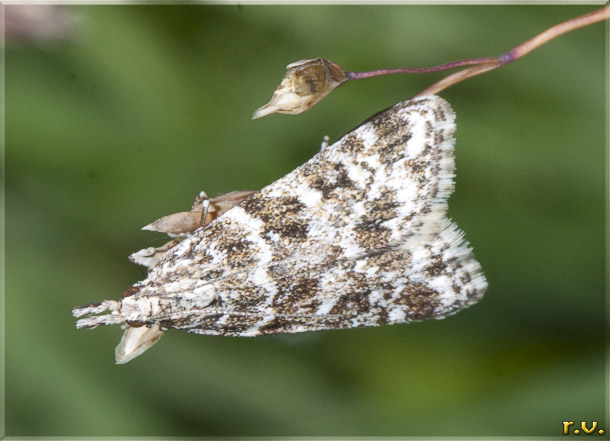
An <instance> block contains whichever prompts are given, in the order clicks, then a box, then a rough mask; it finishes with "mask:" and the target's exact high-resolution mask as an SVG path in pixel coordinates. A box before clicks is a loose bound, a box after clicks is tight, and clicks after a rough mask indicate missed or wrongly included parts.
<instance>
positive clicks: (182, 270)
mask: <svg viewBox="0 0 610 441" xmlns="http://www.w3.org/2000/svg"><path fill="white" fill-rule="evenodd" d="M454 131H455V114H454V112H453V110H452V109H451V107H450V105H449V104H448V103H447V102H446V101H445V100H443V99H442V98H440V97H437V96H424V97H419V98H416V99H413V100H408V101H404V102H401V103H398V104H396V105H395V106H394V107H392V108H390V109H388V110H386V111H383V112H381V113H379V114H377V115H375V116H374V117H372V118H370V119H369V120H367V121H366V122H365V123H363V124H362V125H360V126H359V127H357V128H356V129H355V130H353V131H351V132H349V133H348V134H346V135H345V136H343V137H342V138H341V139H339V140H338V141H337V142H335V143H334V144H332V145H325V144H323V147H322V150H321V151H320V152H319V153H318V154H317V155H315V156H314V157H313V158H312V159H310V160H309V161H308V162H306V163H305V164H303V165H301V166H300V167H298V168H297V169H295V170H294V171H292V172H291V173H289V174H287V175H286V176H284V177H283V178H281V179H278V180H277V181H275V182H274V183H272V184H270V185H269V186H267V187H265V188H263V189H262V190H260V191H258V192H237V193H235V192H234V193H229V194H227V195H224V196H220V197H218V198H213V199H208V198H207V196H205V194H204V193H202V194H200V195H199V196H198V198H197V200H196V201H195V205H194V206H193V208H192V210H191V211H190V212H183V213H177V214H175V215H170V216H168V217H165V218H162V219H160V220H159V221H156V222H155V223H153V224H151V225H149V226H147V227H145V228H147V229H153V230H157V231H165V232H167V233H170V234H172V235H173V236H174V238H173V240H172V241H171V242H169V243H168V244H166V245H165V246H164V247H161V248H147V249H145V250H142V251H140V252H138V253H135V254H133V255H132V256H131V259H132V260H133V261H135V262H137V263H140V264H144V265H146V266H148V277H147V278H146V279H145V280H143V281H140V282H137V283H135V284H134V285H133V286H131V287H130V288H128V289H127V290H125V292H124V294H123V298H122V299H120V300H104V301H103V302H100V303H93V304H89V305H84V306H79V307H77V308H74V310H73V315H74V316H75V317H83V318H81V319H80V320H78V321H77V323H76V326H77V328H95V327H97V326H99V325H112V324H121V325H122V326H123V327H124V328H125V333H124V335H123V338H122V339H121V343H120V344H119V346H117V349H116V351H115V355H116V361H117V363H125V362H127V361H129V360H131V359H133V358H134V357H136V356H138V355H140V354H141V353H142V352H144V351H145V350H147V349H148V348H149V347H150V346H152V345H153V344H154V343H155V342H156V341H157V340H158V339H159V338H160V337H161V336H162V335H163V333H164V332H165V331H166V330H167V329H171V328H174V329H182V330H185V331H188V332H194V333H197V334H209V335H224V336H244V337H250V336H258V335H264V334H277V333H296V332H305V331H314V330H321V329H341V328H354V327H362V326H378V325H386V324H394V323H405V322H412V321H421V320H424V319H429V318H436V319H439V318H443V317H445V316H447V315H450V314H453V313H456V312H458V311H460V310H462V309H464V308H466V307H467V306H469V305H471V304H473V303H475V302H476V301H478V300H479V299H480V298H481V297H482V296H483V294H484V292H485V290H486V288H487V282H486V280H485V276H484V275H483V272H482V269H481V266H480V264H479V263H478V262H477V261H476V260H475V258H474V256H473V253H472V250H471V248H470V246H469V244H468V243H467V242H466V241H465V240H464V238H463V233H462V232H461V231H460V230H459V229H458V227H457V225H456V224H455V223H453V222H451V221H450V220H449V219H447V217H446V213H447V199H448V197H449V195H450V194H451V193H452V192H453V189H454V182H453V178H454V159H453V151H454V144H455V140H454V137H453V134H454Z"/></svg>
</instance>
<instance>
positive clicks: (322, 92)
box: [252, 58, 347, 119]
mask: <svg viewBox="0 0 610 441" xmlns="http://www.w3.org/2000/svg"><path fill="white" fill-rule="evenodd" d="M286 71H287V72H286V75H285V76H284V79H283V80H282V82H281V84H280V85H279V87H278V88H277V89H276V91H275V92H274V93H273V97H272V98H271V101H269V102H268V103H267V104H265V105H264V106H263V107H261V108H260V109H258V110H256V112H254V115H252V119H256V118H260V117H262V116H266V115H270V114H272V113H289V114H291V115H296V114H297V113H301V112H305V111H306V110H309V109H311V108H312V107H313V106H315V105H316V104H318V103H319V102H320V101H321V100H322V99H323V98H324V97H325V96H326V95H328V94H329V93H330V92H331V91H333V90H334V89H336V88H337V87H339V86H340V85H342V84H343V83H345V82H346V81H347V77H346V75H345V71H344V70H343V68H342V67H341V66H339V65H337V64H335V63H333V62H332V61H328V60H324V59H322V58H315V59H313V60H301V61H296V62H294V63H291V64H289V65H288V66H286Z"/></svg>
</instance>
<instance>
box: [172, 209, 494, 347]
mask: <svg viewBox="0 0 610 441" xmlns="http://www.w3.org/2000/svg"><path fill="white" fill-rule="evenodd" d="M267 271H268V272H269V273H270V274H274V273H276V276H275V277H274V283H275V285H274V287H273V290H270V291H268V292H266V293H263V292H261V297H258V298H252V297H249V298H248V299H246V301H240V302H231V301H228V302H227V303H224V302H223V301H222V300H221V301H218V302H216V303H215V304H214V305H213V306H212V307H210V308H209V309H208V310H206V311H205V312H203V313H202V315H201V316H199V317H198V318H197V320H196V323H197V324H196V325H195V326H192V325H189V326H187V327H184V328H182V329H186V330H189V331H190V332H195V333H199V334H221V335H234V336H255V335H261V334H276V333H294V332H303V331H312V330H320V329H338V328H352V327H361V326H377V325H385V324H393V323H403V322H411V321H421V320H424V319H428V318H443V317H445V316H447V315H451V314H453V313H455V312H457V311H459V310H461V309H464V308H465V307H467V306H469V305H471V304H473V303H475V302H476V301H478V300H479V299H480V298H481V297H482V296H483V293H484V292H485V290H486V288H487V282H486V280H485V277H484V275H483V273H482V270H481V266H480V265H479V263H478V262H477V261H476V260H475V258H474V256H473V254H472V250H471V248H470V247H469V245H468V243H467V242H466V241H464V239H463V233H462V232H461V231H459V230H458V228H457V226H456V225H455V224H454V223H452V222H450V221H449V220H447V219H444V220H443V222H442V224H441V232H440V233H439V234H438V235H436V236H435V237H434V238H433V239H431V240H429V241H427V242H424V243H421V244H420V246H418V247H417V248H415V249H408V248H404V247H403V248H392V249H386V250H381V251H379V250H378V251H375V252H368V253H365V254H364V255H362V256H359V257H355V258H342V259H339V260H338V261H337V262H334V264H333V265H331V266H329V265H327V264H321V266H316V265H315V264H312V263H310V265H306V266H305V267H303V266H302V265H300V268H299V269H298V270H297V269H296V268H291V267H286V266H282V272H283V273H284V275H283V276H282V275H279V273H278V271H279V267H278V266H277V265H276V266H271V267H269V268H267ZM246 278H247V275H246V274H234V275H233V276H232V277H229V278H227V279H224V280H222V281H219V282H217V283H215V286H216V289H217V291H219V292H224V293H231V294H232V295H234V296H239V295H240V293H239V286H243V283H244V281H245V279H246ZM272 291H273V292H272ZM231 294H229V297H231Z"/></svg>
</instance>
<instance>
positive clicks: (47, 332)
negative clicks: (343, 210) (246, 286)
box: [6, 5, 610, 439]
mask: <svg viewBox="0 0 610 441" xmlns="http://www.w3.org/2000/svg"><path fill="white" fill-rule="evenodd" d="M14 7H15V6H8V7H7V9H10V8H14ZM598 7H600V6H468V7H466V6H410V5H398V6H298V5H291V6H252V5H244V6H236V5H222V6H210V5H180V6H74V7H67V8H64V9H62V10H61V14H66V15H63V17H64V19H65V18H66V17H67V18H68V20H67V21H66V22H65V23H64V25H65V27H64V28H62V27H60V28H59V29H60V31H59V32H58V33H57V34H56V35H54V36H53V38H51V39H50V40H45V38H41V37H40V36H39V37H38V38H31V37H29V38H28V37H27V35H26V36H23V35H21V38H16V37H15V38H11V37H10V35H9V36H7V48H6V407H7V409H6V431H7V432H6V433H7V434H8V435H12V436H43V435H45V436H94V435H99V436H102V435H103V436H128V435H129V436H136V435H140V436H153V435H158V436H172V435H174V436H204V435H212V436H213V435H215V436H221V435H227V436H228V435H233V436H255V435H258V436H271V435H278V436H279V435H292V436H298V435H300V436H331V435H332V436H339V435H344V436H381V435H384V436H424V435H428V436H458V435H460V436H525V435H530V436H560V435H561V430H562V421H566V420H569V421H577V422H579V421H581V420H585V421H589V422H591V421H592V420H596V421H598V422H599V424H600V427H602V428H604V429H605V430H606V432H608V431H610V427H608V426H607V424H608V420H607V418H606V411H605V405H606V401H605V390H606V367H605V348H606V342H605V313H606V306H605V245H604V243H605V212H606V196H605V194H606V193H605V185H606V181H605V161H606V156H605V133H606V132H605V130H606V126H605V124H606V115H605V112H606V110H605V102H606V83H605V80H606V75H607V72H606V71H605V57H606V46H605V25H604V24H596V25H593V26H591V27H588V28H585V29H581V30H578V31H576V32H573V33H570V34H568V35H565V36H562V37H560V38H559V39H557V40H554V41H552V42H550V43H549V44H547V45H545V46H543V47H541V48H540V49H538V50H536V51H535V52H533V53H531V54H530V55H528V56H527V57H525V58H524V59H522V60H519V61H518V62H516V63H513V64H510V65H507V66H505V67H504V68H502V69H499V70H496V71H494V72H491V73H488V74H486V75H483V76H481V77H477V78H474V79H470V80H468V81H466V82H464V83H461V84H459V85H457V86H455V87H452V88H451V89H449V90H447V91H445V92H443V93H442V94H441V95H442V96H443V97H444V98H446V99H447V100H448V101H449V102H450V103H452V105H453V107H454V109H455V111H456V113H457V117H458V130H457V132H456V138H457V146H456V154H457V158H456V162H457V178H456V192H455V194H454V195H453V196H452V197H451V198H450V203H449V205H450V208H449V213H450V216H451V217H452V218H453V219H454V220H456V221H457V223H458V224H459V225H460V227H461V228H462V229H463V230H464V231H466V238H467V239H468V240H469V241H470V243H471V244H472V246H473V247H474V249H475V253H476V256H477V258H478V260H479V261H480V262H481V264H482V265H483V268H484V271H485V274H486V276H487V278H488V281H489V289H488V291H487V294H486V296H485V298H484V299H483V300H482V301H481V302H480V303H479V304H477V305H475V306H473V307H471V308H469V309H468V310H465V311H462V312H460V313H459V314H457V315H455V316H453V317H450V318H447V319H445V320H441V321H429V322H423V323H415V324H410V325H395V326H391V327H381V328H368V329H355V330H345V331H328V332H327V331H324V332H317V333H308V334H300V335H298V334H295V335H284V336H272V337H263V338H256V339H247V338H223V337H206V336H198V335H193V334H187V333H184V332H178V331H170V332H168V333H167V335H166V336H165V337H164V338H163V339H162V340H161V341H160V342H159V343H158V344H157V345H156V346H155V347H154V348H153V349H151V350H150V351H148V352H146V353H145V354H144V355H142V356H141V357H139V358H137V359H135V360H134V361H132V362H130V363H128V364H127V365H123V366H116V365H115V364H114V347H115V345H116V344H117V343H118V341H119V338H120V336H121V333H122V332H121V330H120V329H119V328H118V327H108V328H99V329H96V330H94V331H77V330H76V329H75V327H74V322H75V320H74V319H73V318H72V316H71V314H70V311H71V308H72V307H73V306H75V305H81V304H84V303H88V302H92V301H99V300H102V299H109V298H119V296H120V294H121V292H122V290H123V289H125V288H126V287H128V286H129V285H131V284H132V283H133V282H135V281H137V280H140V279H142V278H145V270H144V268H143V267H138V266H137V265H135V264H132V263H130V262H129V261H128V260H127V256H128V255H129V254H130V253H132V252H134V251H137V250H140V249H141V248H145V247H149V246H159V245H160V244H162V243H163V242H164V238H163V236H162V235H160V234H155V233H151V232H145V231H140V228H141V227H142V226H144V225H146V224H148V223H149V222H151V221H153V220H155V219H157V218H159V217H161V216H164V215H166V214H169V213H173V212H177V211H182V210H184V209H187V208H189V207H190V205H191V203H192V201H193V200H194V198H195V196H196V195H197V193H198V192H199V191H200V190H205V191H206V192H207V193H208V195H210V196H215V195H217V194H220V193H224V192H228V191H232V190H238V189H244V190H246V189H259V188H261V187H263V186H265V185H267V184H269V183H271V182H272V181H274V180H276V179H277V178H279V177H281V176H283V175H284V174H286V173H287V172H289V171H291V170H292V169H294V168H295V167H296V166H298V165H300V164H301V163H303V162H304V161H306V160H307V159H309V158H310V157H311V156H313V155H314V154H316V153H317V152H318V151H319V148H320V142H321V141H322V138H323V136H324V135H329V136H330V138H331V139H333V140H334V139H337V138H338V137H339V136H340V135H342V134H344V133H345V132H347V131H348V130H350V129H351V128H353V127H355V126H357V125H358V124H359V123H360V122H361V121H363V120H364V119H366V118H368V117H369V116H371V115H372V114H374V113H376V112H377V111H379V110H381V109H383V108H386V107H388V106H391V105H393V104H395V103H396V102H398V101H401V100H404V99H406V98H408V97H409V96H412V95H414V94H416V93H417V92H418V91H420V90H423V89H424V88H425V87H427V86H428V85H430V84H432V83H433V82H434V81H436V80H438V79H440V78H441V77H442V76H444V75H443V74H442V73H441V74H429V75H411V76H389V77H382V78H375V79H370V80H365V81H361V82H356V83H353V84H348V85H346V86H344V87H342V88H340V89H338V90H337V91H335V92H333V93H332V94H331V95H330V96H329V97H328V98H327V99H325V100H324V101H323V102H322V103H321V104H319V105H318V106H317V107H315V108H314V109H312V110H311V111H309V112H307V113H305V114H302V115H300V116H296V117H295V116H287V115H272V116H269V117H266V118H263V119H261V120H256V121H252V120H251V119H250V116H251V115H252V112H253V111H254V110H255V109H256V108H257V107H259V106H261V105H263V104H265V103H266V102H267V101H268V100H269V98H270V97H271V94H272V92H273V90H274V89H275V87H276V86H277V85H278V84H279V82H280V80H281V78H282V77H283V75H284V66H285V65H287V64H288V63H290V62H293V61H296V60H300V59H304V58H315V57H323V58H327V59H330V60H332V61H334V62H336V63H338V64H340V65H342V66H343V67H344V68H345V69H347V70H369V69H377V68H384V67H398V66H410V67H423V66H431V65H436V64H441V63H445V62H448V61H452V60H457V59H463V58H471V57H481V56H490V55H499V54H501V53H503V52H505V51H507V50H509V49H510V48H512V47H514V46H516V45H517V44H519V43H521V42H523V41H525V40H526V39H528V38H530V37H532V36H534V35H535V34H537V33H539V32H541V31H543V30H545V29H546V28H548V27H550V26H552V25H554V24H556V23H559V22H561V21H564V20H567V19H569V18H572V17H575V16H578V15H582V14H585V13H587V12H590V11H592V10H594V9H596V8H598ZM62 29H63V31H62ZM26 34H27V33H26ZM596 438H597V439H601V438H602V437H599V436H596Z"/></svg>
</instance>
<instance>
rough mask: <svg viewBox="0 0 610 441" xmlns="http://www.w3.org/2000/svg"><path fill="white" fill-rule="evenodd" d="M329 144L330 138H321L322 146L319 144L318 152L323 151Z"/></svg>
mask: <svg viewBox="0 0 610 441" xmlns="http://www.w3.org/2000/svg"><path fill="white" fill-rule="evenodd" d="M329 142H330V138H329V137H328V135H327V136H325V137H324V138H322V144H320V151H322V150H324V149H325V148H326V147H328V143H329Z"/></svg>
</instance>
